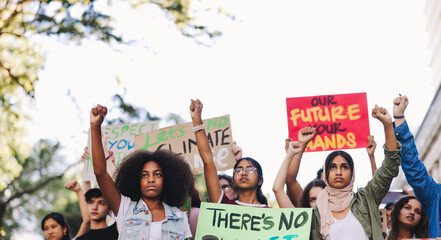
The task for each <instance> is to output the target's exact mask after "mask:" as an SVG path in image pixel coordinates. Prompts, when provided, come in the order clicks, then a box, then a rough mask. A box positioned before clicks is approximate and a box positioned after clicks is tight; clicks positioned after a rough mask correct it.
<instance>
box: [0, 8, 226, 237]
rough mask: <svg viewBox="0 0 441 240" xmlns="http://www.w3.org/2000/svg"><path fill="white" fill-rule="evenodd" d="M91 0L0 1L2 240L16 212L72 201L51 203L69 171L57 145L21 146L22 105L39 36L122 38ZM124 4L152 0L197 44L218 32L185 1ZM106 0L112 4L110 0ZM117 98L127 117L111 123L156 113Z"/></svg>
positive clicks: (38, 60)
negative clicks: (200, 20)
mask: <svg viewBox="0 0 441 240" xmlns="http://www.w3.org/2000/svg"><path fill="white" fill-rule="evenodd" d="M96 2H98V1H95V0H2V1H0V132H1V137H0V240H1V239H2V238H3V237H7V239H9V237H10V235H11V233H12V230H13V229H15V228H17V227H18V221H17V216H20V217H22V219H28V218H29V217H31V215H32V213H35V214H37V215H38V216H39V217H41V214H43V213H37V210H36V209H37V207H39V208H41V209H46V210H47V209H51V208H50V206H53V204H54V205H56V206H59V207H63V206H64V207H65V206H71V205H69V204H74V203H71V202H65V203H59V204H58V203H54V202H51V201H52V200H54V201H58V199H65V196H59V195H56V194H57V192H60V191H58V190H60V188H62V186H61V185H60V184H62V183H61V182H60V179H61V177H62V176H63V174H64V171H65V170H66V169H67V168H66V166H63V165H60V164H59V161H53V158H54V154H55V153H56V152H57V150H58V149H59V147H60V145H59V144H58V143H51V142H48V141H46V140H41V141H40V142H38V143H37V145H36V148H34V150H33V152H32V154H30V152H31V150H30V147H29V146H27V145H26V144H24V138H25V136H26V127H25V126H26V123H27V122H28V121H29V116H28V115H27V114H26V113H25V112H23V110H22V109H23V106H24V105H25V104H31V103H32V100H33V98H34V96H35V94H36V92H35V84H36V82H37V81H38V71H39V70H40V69H42V68H43V66H44V53H43V52H42V51H41V50H40V47H39V45H38V44H36V43H35V42H34V41H33V40H35V38H36V36H53V37H58V38H59V39H60V40H64V41H66V42H72V41H74V42H77V43H80V41H81V39H83V38H94V39H96V40H99V41H104V42H107V43H110V42H116V43H123V42H124V40H123V37H122V36H121V35H120V34H118V33H117V31H116V30H115V29H114V28H113V26H112V18H111V16H109V15H107V14H105V13H103V12H100V11H98V10H97V8H96V7H95V4H96ZM128 2H129V3H128V4H131V5H132V6H133V7H135V8H137V7H140V6H142V5H143V4H154V5H157V6H158V7H159V8H160V9H162V10H163V11H164V12H165V13H166V15H167V17H168V18H169V19H171V21H173V22H174V23H175V25H176V26H177V28H178V29H179V30H180V31H181V33H182V34H183V35H184V36H187V37H191V38H194V39H195V40H196V41H197V42H199V43H202V42H201V41H200V40H198V39H197V38H198V37H201V36H208V38H209V39H214V38H215V37H217V36H220V35H221V34H220V32H219V31H212V30H209V28H208V27H207V26H205V25H203V24H197V23H196V21H195V20H196V19H195V17H194V15H195V10H192V9H191V5H190V3H191V2H190V0H171V1H170V0H164V1H161V0H158V1H146V0H131V1H128ZM108 3H109V4H111V0H109V1H108ZM115 101H117V102H118V104H119V107H120V108H121V109H122V112H121V113H124V114H127V115H124V116H123V117H121V118H119V119H116V120H115V121H114V123H116V122H117V121H120V122H122V121H124V122H125V120H128V119H132V121H133V120H142V121H151V120H158V119H159V118H157V117H155V116H152V115H151V114H150V113H149V112H148V111H146V110H144V109H142V108H136V107H133V106H131V105H130V104H126V103H125V102H124V100H123V98H122V97H121V96H115ZM136 114H138V115H136ZM169 120H170V121H174V122H176V123H178V122H179V121H181V120H182V119H180V118H179V116H175V115H170V117H169ZM60 169H61V171H60ZM61 192H63V191H61ZM62 194H64V193H62ZM72 206H73V205H72ZM29 209H30V211H31V214H29V212H28V211H29ZM64 210H65V209H64ZM64 210H63V211H64ZM14 216H15V217H14Z"/></svg>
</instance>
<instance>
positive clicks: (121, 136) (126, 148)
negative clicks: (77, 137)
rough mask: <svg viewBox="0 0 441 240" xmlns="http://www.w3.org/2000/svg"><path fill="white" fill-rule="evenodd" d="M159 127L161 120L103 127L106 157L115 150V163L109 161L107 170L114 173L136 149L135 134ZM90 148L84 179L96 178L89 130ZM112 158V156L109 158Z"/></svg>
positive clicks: (88, 144)
mask: <svg viewBox="0 0 441 240" xmlns="http://www.w3.org/2000/svg"><path fill="white" fill-rule="evenodd" d="M158 128H159V121H151V122H145V123H134V124H119V125H110V126H106V127H102V129H101V132H102V133H103V135H102V141H103V147H104V151H105V155H106V157H109V152H108V151H112V152H113V156H112V157H113V160H114V161H115V164H113V163H112V162H111V161H107V172H109V173H110V175H111V176H112V173H113V172H114V171H115V170H116V167H118V166H119V164H120V163H121V161H122V160H123V159H124V157H125V156H127V155H128V154H129V153H131V152H133V151H135V136H136V135H139V134H142V133H146V132H150V131H153V130H156V129H158ZM87 146H88V148H89V152H90V157H89V159H88V160H87V161H86V162H85V163H84V169H83V180H84V181H91V180H94V179H95V176H94V173H93V163H92V157H91V156H92V147H91V136H90V131H89V141H88V143H87ZM109 160H110V158H109Z"/></svg>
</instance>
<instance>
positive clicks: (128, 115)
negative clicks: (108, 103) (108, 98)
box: [106, 94, 160, 125]
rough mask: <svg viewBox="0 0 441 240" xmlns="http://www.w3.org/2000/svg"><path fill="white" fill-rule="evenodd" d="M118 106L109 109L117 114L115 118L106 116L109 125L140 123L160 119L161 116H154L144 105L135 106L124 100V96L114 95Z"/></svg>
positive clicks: (114, 114)
mask: <svg viewBox="0 0 441 240" xmlns="http://www.w3.org/2000/svg"><path fill="white" fill-rule="evenodd" d="M113 100H114V101H115V104H116V106H115V107H113V108H111V109H109V113H112V115H113V116H116V117H115V118H113V119H110V118H106V124H107V125H118V124H123V123H140V122H150V121H158V120H160V118H159V117H156V116H152V115H151V114H150V112H148V111H147V110H146V109H144V108H142V107H137V106H134V105H132V104H130V103H127V102H125V101H124V96H121V95H119V94H115V95H113Z"/></svg>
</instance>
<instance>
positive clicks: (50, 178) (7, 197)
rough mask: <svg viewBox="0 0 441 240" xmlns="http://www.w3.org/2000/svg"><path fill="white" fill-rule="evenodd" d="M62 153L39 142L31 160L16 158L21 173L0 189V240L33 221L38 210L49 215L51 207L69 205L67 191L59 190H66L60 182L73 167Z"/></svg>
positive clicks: (45, 142) (30, 157)
mask: <svg viewBox="0 0 441 240" xmlns="http://www.w3.org/2000/svg"><path fill="white" fill-rule="evenodd" d="M59 149H60V144H59V143H52V142H50V141H48V140H40V141H39V142H38V143H37V144H36V145H35V147H34V149H33V150H32V153H31V154H30V155H29V156H28V157H26V158H24V159H21V158H20V155H16V156H17V164H19V166H20V168H21V171H19V173H18V175H16V176H14V177H12V178H10V179H9V181H5V183H4V186H2V187H1V188H0V217H1V218H0V219H1V220H2V222H1V227H2V229H1V230H2V231H1V233H2V235H0V239H1V237H6V239H9V237H10V235H11V234H12V232H13V230H14V229H15V228H17V227H19V225H18V224H19V221H18V220H20V221H26V220H27V221H32V220H33V217H34V214H32V213H37V212H38V209H43V210H44V211H48V209H51V208H50V206H53V205H55V206H58V207H62V206H64V205H66V204H67V201H66V199H68V198H66V197H65V195H66V193H64V192H67V191H64V192H63V191H58V190H60V188H63V182H62V181H61V179H62V177H63V175H64V173H65V172H66V170H68V169H69V168H71V167H72V166H73V165H70V166H66V164H65V163H64V162H63V161H62V158H61V157H59V156H58V154H57V152H58V151H59ZM6 180H7V179H6ZM30 213H31V214H30ZM46 213H47V212H46ZM40 216H41V214H40ZM40 219H41V218H40Z"/></svg>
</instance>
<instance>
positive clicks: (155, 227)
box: [149, 220, 164, 240]
mask: <svg viewBox="0 0 441 240" xmlns="http://www.w3.org/2000/svg"><path fill="white" fill-rule="evenodd" d="M162 222H164V220H162V221H160V222H152V223H151V225H150V238H149V240H161V239H162V231H161V230H162Z"/></svg>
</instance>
